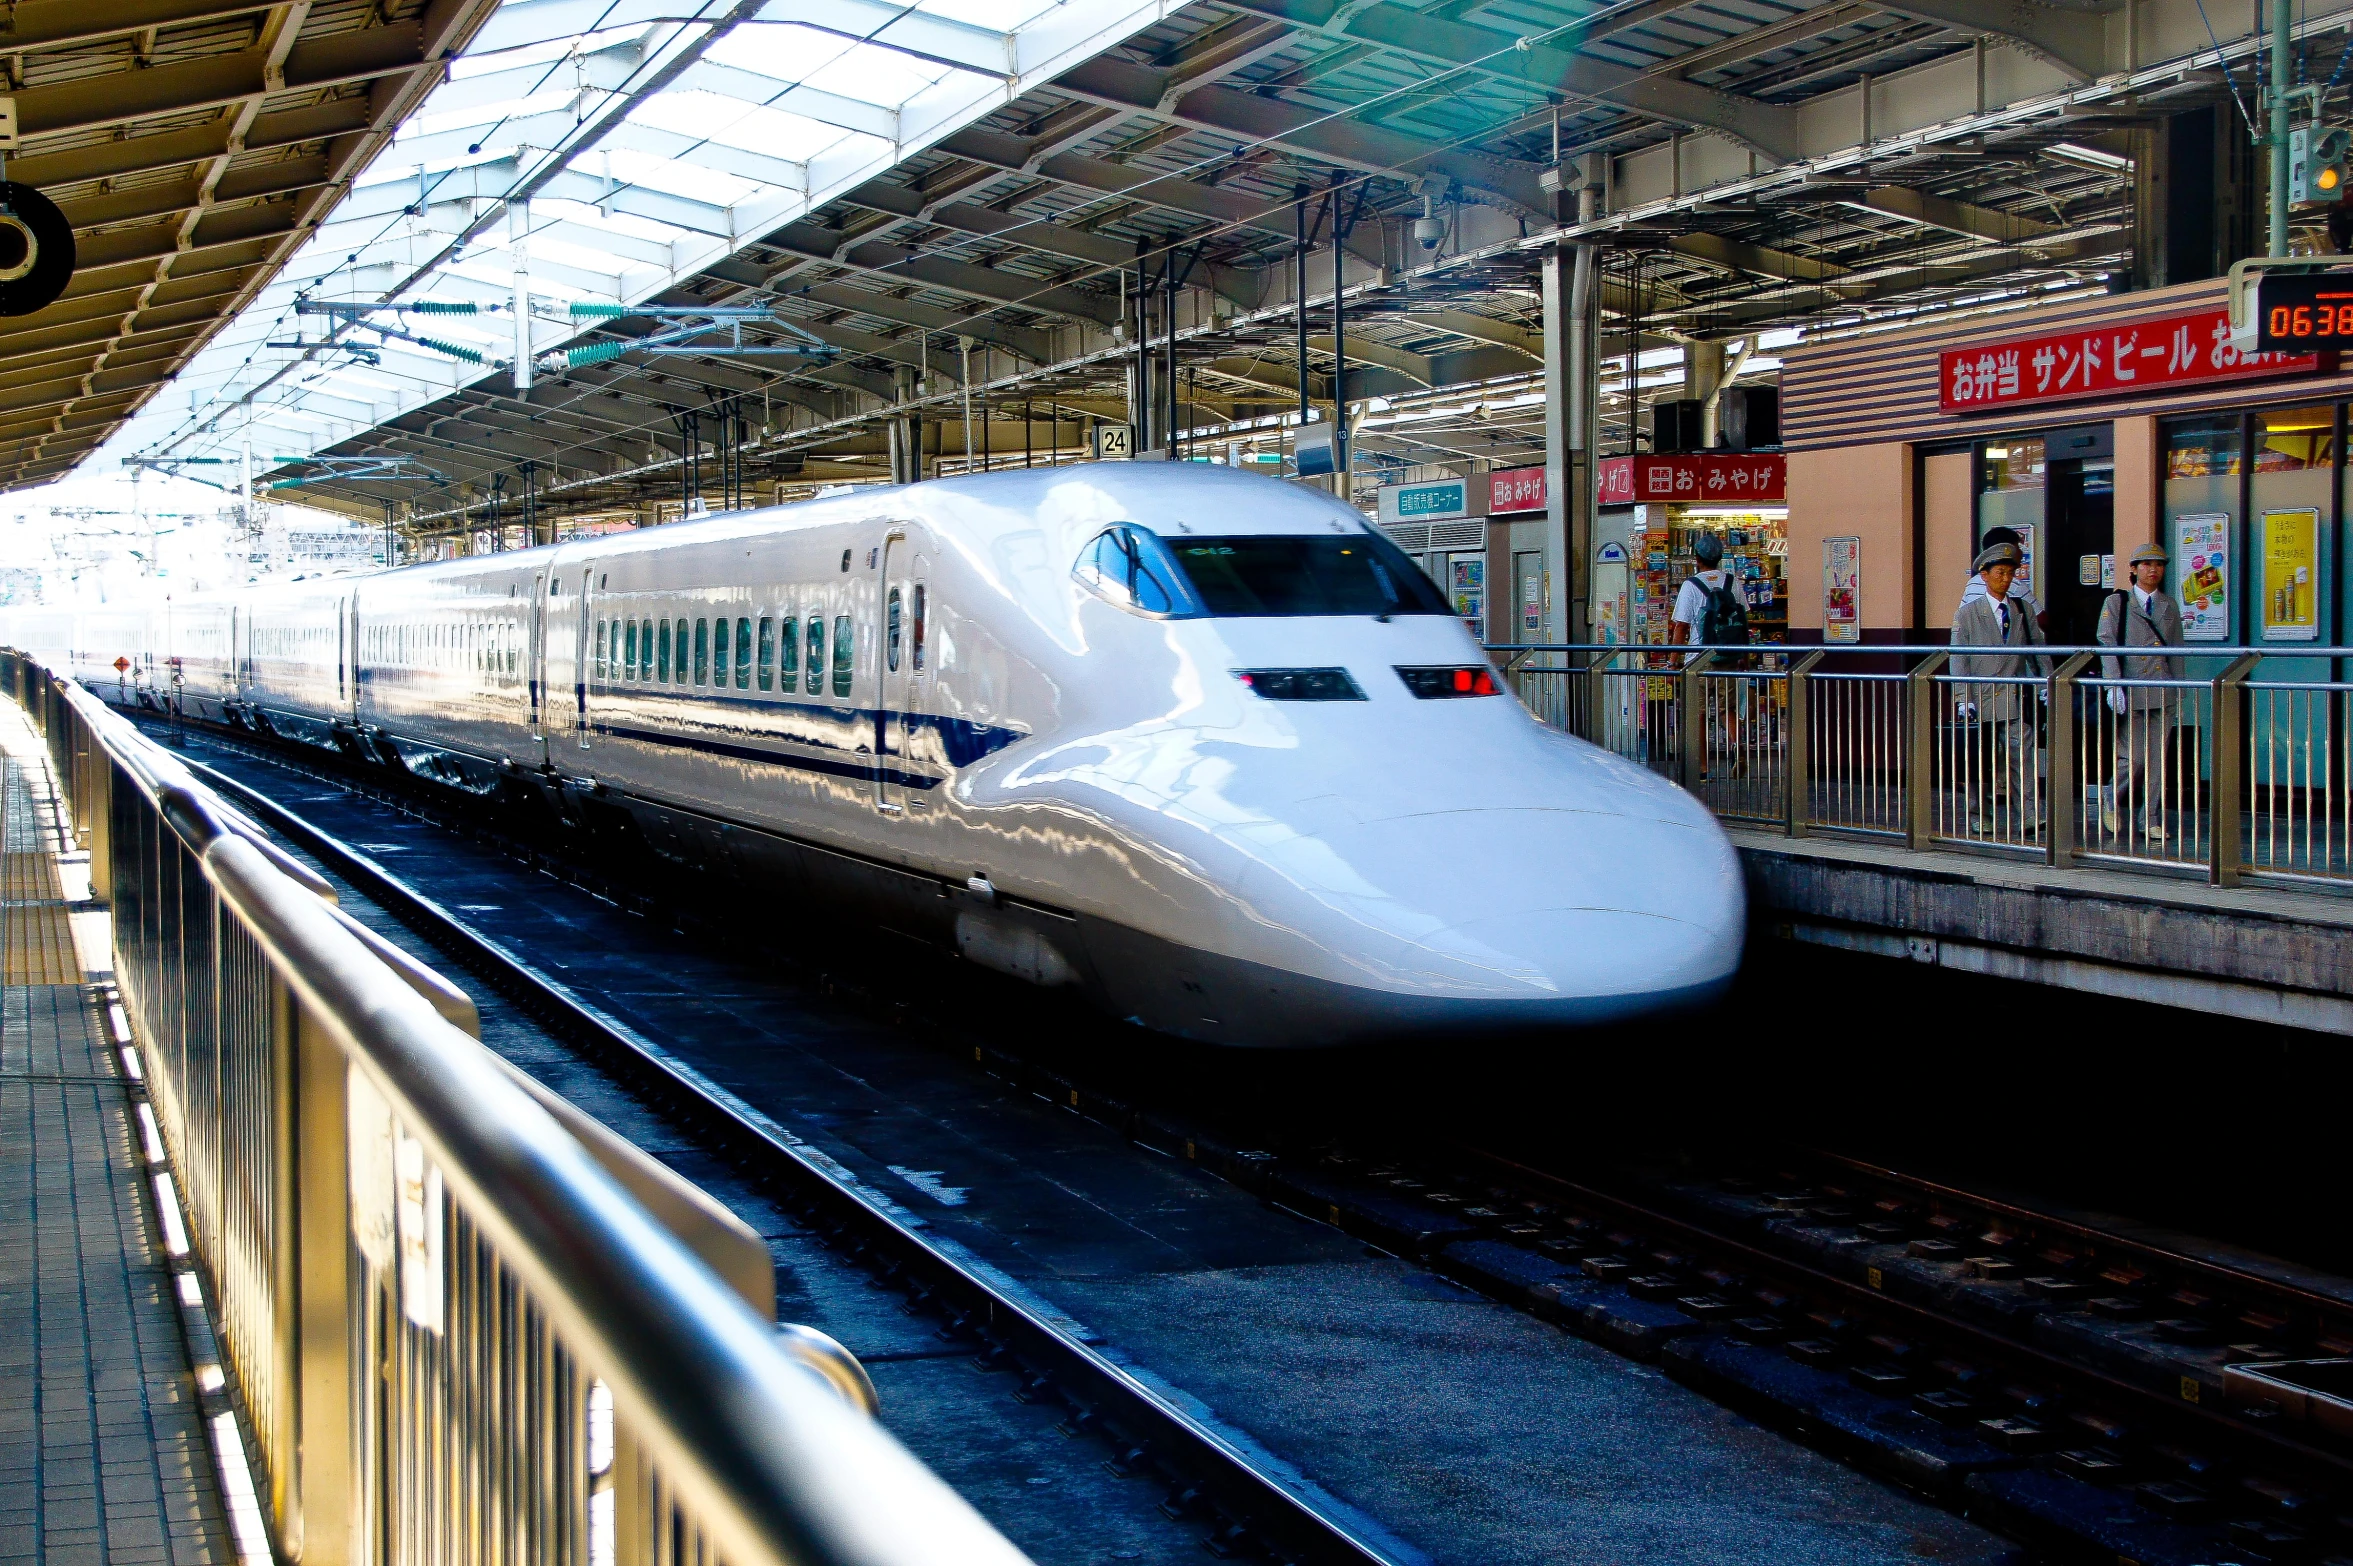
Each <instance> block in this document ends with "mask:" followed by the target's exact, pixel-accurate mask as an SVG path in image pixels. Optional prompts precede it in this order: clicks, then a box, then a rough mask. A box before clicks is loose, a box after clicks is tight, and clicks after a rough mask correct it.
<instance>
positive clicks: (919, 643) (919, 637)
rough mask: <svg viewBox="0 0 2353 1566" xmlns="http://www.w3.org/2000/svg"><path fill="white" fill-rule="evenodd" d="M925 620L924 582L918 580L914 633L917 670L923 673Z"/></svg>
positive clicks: (916, 585) (918, 672)
mask: <svg viewBox="0 0 2353 1566" xmlns="http://www.w3.org/2000/svg"><path fill="white" fill-rule="evenodd" d="M923 620H924V592H923V584H922V583H921V582H917V583H916V584H915V625H914V634H915V672H916V673H917V674H921V673H922V672H923Z"/></svg>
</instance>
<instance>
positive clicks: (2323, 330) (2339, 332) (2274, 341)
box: [2255, 272, 2353, 353]
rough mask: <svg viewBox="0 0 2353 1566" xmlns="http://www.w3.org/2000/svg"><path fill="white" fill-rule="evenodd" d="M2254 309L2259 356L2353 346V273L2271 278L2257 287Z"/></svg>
mask: <svg viewBox="0 0 2353 1566" xmlns="http://www.w3.org/2000/svg"><path fill="white" fill-rule="evenodd" d="M2255 308H2256V314H2257V319H2256V323H2255V347H2256V348H2257V350H2258V351H2260V352H2264V353H2310V352H2312V351H2313V350H2314V349H2316V348H2344V347H2348V346H2353V272H2277V273H2272V272H2267V273H2265V274H2263V276H2262V277H2261V278H2260V279H2259V280H2258V281H2257V283H2256V285H2255Z"/></svg>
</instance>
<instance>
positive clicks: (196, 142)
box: [0, 0, 492, 486]
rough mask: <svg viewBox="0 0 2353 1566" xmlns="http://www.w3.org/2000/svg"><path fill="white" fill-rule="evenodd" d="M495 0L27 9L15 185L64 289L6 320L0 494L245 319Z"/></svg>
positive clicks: (70, 451) (11, 22)
mask: <svg viewBox="0 0 2353 1566" xmlns="http://www.w3.org/2000/svg"><path fill="white" fill-rule="evenodd" d="M491 9H492V0H284V3H278V4H267V3H255V0H19V3H18V4H16V5H14V6H11V7H10V8H9V9H8V11H7V13H6V15H5V17H4V18H0V71H4V72H5V75H6V81H5V83H0V92H7V93H9V94H10V95H12V96H13V97H14V99H15V106H16V114H17V126H18V132H19V135H20V137H21V144H20V145H19V147H18V148H17V150H16V151H14V152H13V153H11V154H10V155H9V156H8V159H7V165H8V166H7V174H8V177H9V178H10V179H11V180H14V181H17V182H19V183H22V184H27V185H31V186H33V187H35V188H36V189H38V190H40V191H41V192H42V193H43V194H45V195H47V196H48V197H49V198H50V199H51V200H53V201H55V202H57V203H58V205H59V206H60V208H61V209H62V210H63V211H64V213H65V216H66V218H67V220H68V221H69V222H70V223H71V224H72V226H73V229H74V232H75V243H76V249H77V252H78V266H77V268H76V271H75V274H74V276H73V279H72V281H71V283H70V284H69V285H68V287H67V289H66V291H65V294H64V296H63V297H62V298H60V299H58V300H57V301H56V302H55V303H53V304H51V305H50V306H48V307H47V308H46V309H43V310H41V311H39V312H38V313H36V314H32V315H27V316H19V317H15V318H11V319H6V320H0V486H15V485H21V484H25V483H28V482H37V481H40V480H44V479H48V478H53V477H55V476H57V475H58V474H60V473H62V472H65V471H66V470H68V469H70V468H71V467H73V466H74V465H75V464H76V463H78V462H79V461H80V460H81V459H82V458H83V457H84V456H86V455H87V454H88V453H89V452H90V451H91V449H92V448H94V447H95V446H96V445H98V444H99V443H100V442H102V441H104V440H105V439H107V438H108V437H109V436H110V435H112V434H113V433H114V432H115V431H116V430H117V429H118V428H119V427H120V426H121V423H122V421H123V419H124V417H125V415H126V414H128V413H129V412H130V411H131V410H132V409H134V408H136V407H138V406H139V405H140V404H141V403H142V402H143V401H144V400H145V399H147V398H148V397H149V396H150V395H151V394H152V393H153V392H154V390H155V388H156V387H157V386H158V385H159V384H161V383H162V382H163V381H165V380H167V379H169V378H170V377H171V376H172V375H173V374H174V373H175V372H176V371H178V370H179V369H181V368H182V367H183V366H184V365H185V364H186V363H187V362H188V359H189V356H190V355H191V353H193V352H194V351H195V350H196V349H197V347H198V345H200V344H201V343H203V342H204V341H205V340H206V338H207V337H208V336H209V335H210V334H211V333H213V332H214V331H215V330H216V329H217V327H218V326H219V325H220V323H221V322H222V321H223V320H224V319H226V318H229V317H232V316H235V315H237V314H238V313H239V312H240V311H242V310H243V309H244V308H245V306H246V305H247V304H248V303H249V302H250V301H251V300H252V299H253V297H254V296H255V293H256V291H257V290H258V289H259V288H260V287H261V286H262V284H263V283H265V282H266V281H267V280H268V279H269V278H270V277H271V276H273V275H274V274H275V273H276V272H277V271H278V269H279V268H280V267H281V266H282V265H283V263H284V262H285V260H286V258H287V256H288V255H289V254H290V253H291V252H292V251H293V250H294V249H295V248H297V247H298V246H299V245H300V244H301V243H302V241H303V237H304V235H306V234H307V233H308V232H309V231H310V229H311V227H312V225H314V224H316V223H317V221H318V220H319V218H320V216H321V215H322V214H324V213H325V212H326V211H328V210H329V209H331V208H332V207H334V206H335V205H336V203H337V202H338V201H339V200H341V199H342V198H343V196H344V194H345V192H346V191H347V190H348V189H349V188H350V185H351V182H352V180H353V179H354V178H355V177H356V176H357V175H358V173H359V172H360V171H361V170H362V169H364V168H366V167H367V166H368V165H369V161H370V159H371V158H372V157H374V155H375V154H376V152H377V150H378V149H380V148H381V147H382V146H383V145H384V143H385V141H386V139H387V137H388V136H389V135H390V133H391V131H392V128H393V127H394V126H395V125H397V124H399V123H400V121H401V119H402V118H403V117H404V116H405V115H406V114H407V113H408V112H409V111H410V110H411V109H413V108H414V107H415V106H416V105H417V104H418V103H419V102H421V101H422V100H423V98H424V96H425V94H426V93H427V92H428V91H429V90H430V89H431V88H432V86H433V84H434V83H435V82H437V81H438V80H439V79H440V76H441V73H442V70H443V68H444V63H445V62H446V61H447V60H448V58H449V57H450V55H451V54H453V53H454V52H455V51H456V50H458V49H459V48H460V47H461V46H462V45H463V44H464V43H465V41H466V40H467V38H468V37H470V36H471V35H472V34H473V33H474V31H475V30H476V29H477V28H478V27H479V26H480V25H481V22H482V20H483V18H484V17H485V16H487V15H488V14H489V13H490V11H491Z"/></svg>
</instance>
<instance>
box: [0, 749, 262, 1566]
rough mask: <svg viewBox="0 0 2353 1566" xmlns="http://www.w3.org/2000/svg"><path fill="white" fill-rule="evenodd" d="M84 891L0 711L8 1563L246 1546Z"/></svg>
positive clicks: (33, 762) (0, 1527)
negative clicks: (222, 1470)
mask: <svg viewBox="0 0 2353 1566" xmlns="http://www.w3.org/2000/svg"><path fill="white" fill-rule="evenodd" d="M88 888H89V874H88V864H87V855H86V854H85V853H83V852H82V851H81V850H79V849H78V848H76V847H75V845H74V844H73V842H72V839H71V838H70V836H68V835H67V833H66V832H65V831H64V830H63V829H62V827H61V824H60V816H59V812H58V810H57V808H56V804H55V799H54V796H53V792H52V788H51V781H50V774H49V767H48V757H47V754H46V752H45V750H44V748H43V746H42V743H41V741H40V739H39V737H38V736H37V735H35V734H34V732H33V730H32V729H31V727H30V725H29V724H28V723H27V722H26V720H25V718H24V715H23V714H22V713H21V712H20V711H19V710H18V709H17V708H16V707H14V706H13V705H8V704H0V1566H15V1563H18V1562H39V1563H43V1566H66V1563H75V1566H79V1563H82V1562H90V1563H93V1566H97V1563H104V1566H147V1563H150V1562H160V1563H168V1566H196V1563H209V1562H230V1561H235V1560H237V1559H239V1558H240V1554H239V1551H238V1548H237V1535H236V1532H235V1531H234V1530H233V1529H232V1526H231V1520H230V1509H229V1507H228V1506H227V1505H226V1504H225V1503H224V1500H223V1491H222V1487H221V1484H220V1482H219V1477H218V1476H219V1469H218V1467H217V1466H216V1463H215V1455H214V1452H213V1449H212V1444H211V1438H212V1436H213V1434H214V1432H213V1430H212V1429H211V1425H212V1421H213V1420H215V1419H225V1418H229V1417H230V1416H229V1415H228V1414H227V1413H226V1410H225V1409H222V1410H217V1411H216V1410H208V1407H207V1403H208V1397H209V1399H210V1400H211V1401H214V1402H217V1401H218V1399H219V1393H218V1390H217V1387H218V1381H219V1371H218V1370H217V1368H215V1369H214V1370H213V1371H212V1376H211V1378H210V1379H211V1380H212V1382H213V1383H214V1390H213V1391H211V1392H210V1393H209V1394H208V1392H207V1390H206V1389H205V1388H204V1387H202V1386H200V1384H199V1381H198V1373H197V1371H198V1365H199V1363H200V1360H199V1356H200V1355H201V1356H203V1358H204V1359H206V1360H209V1358H210V1356H209V1337H208V1336H207V1335H206V1333H207V1329H206V1328H204V1326H203V1320H204V1318H203V1315H202V1311H201V1304H200V1297H199V1300H198V1301H197V1302H195V1303H189V1304H184V1303H183V1301H184V1300H185V1299H186V1296H187V1294H188V1292H190V1289H189V1285H192V1284H193V1283H194V1280H195V1275H194V1274H193V1273H192V1272H178V1271H177V1269H175V1266H174V1261H173V1257H172V1254H171V1250H170V1248H169V1246H168V1245H167V1243H166V1242H167V1236H166V1233H165V1228H164V1224H163V1221H162V1219H161V1216H160V1214H159V1209H158V1206H157V1202H158V1200H159V1197H158V1194H157V1190H156V1188H155V1187H154V1186H153V1185H152V1184H151V1183H150V1181H149V1179H148V1177H147V1160H146V1159H145V1157H144V1156H143V1147H142V1140H141V1135H140V1130H139V1120H138V1109H137V1098H136V1092H135V1087H134V1084H133V1083H132V1082H131V1081H130V1080H129V1078H128V1077H127V1075H126V1069H127V1068H126V1066H125V1064H124V1061H123V1059H122V1057H121V1055H120V1054H119V1052H118V1050H117V1048H116V1046H115V1042H114V1038H113V1034H112V1028H111V1025H110V1023H109V1020H108V1012H107V1003H108V997H109V992H110V987H111V978H112V975H111V970H110V963H111V959H110V957H109V948H110V942H109V940H108V938H107V933H106V927H105V918H106V916H105V914H104V912H103V910H96V909H91V908H89V907H88V906H87V905H88ZM182 1278H185V1279H186V1280H187V1282H186V1283H185V1284H184V1283H183V1282H182ZM191 1332H194V1333H196V1334H197V1335H198V1341H197V1342H195V1343H193V1344H192V1343H191V1338H190V1334H191ZM233 1431H234V1425H233V1424H230V1425H227V1426H225V1427H223V1430H222V1432H221V1433H223V1434H229V1435H230V1438H231V1439H233V1438H234V1437H233V1434H232V1432H233Z"/></svg>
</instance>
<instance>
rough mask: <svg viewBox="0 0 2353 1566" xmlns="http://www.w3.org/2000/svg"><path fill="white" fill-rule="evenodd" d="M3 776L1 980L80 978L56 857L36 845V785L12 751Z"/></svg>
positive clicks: (49, 981)
mask: <svg viewBox="0 0 2353 1566" xmlns="http://www.w3.org/2000/svg"><path fill="white" fill-rule="evenodd" d="M4 768H5V778H4V779H0V984H79V983H80V982H82V961H81V958H80V956H79V955H77V954H76V952H75V951H74V935H73V926H72V925H71V924H70V923H68V922H67V919H66V910H65V893H64V890H63V888H61V887H60V886H59V884H58V879H57V862H56V860H55V859H53V858H52V857H51V856H50V855H49V854H48V853H46V852H44V851H42V850H41V849H39V848H38V847H36V846H35V845H37V844H38V843H39V842H40V839H41V834H40V830H39V827H38V825H37V824H36V823H37V816H36V812H35V810H34V806H33V797H32V791H31V789H30V788H29V787H28V780H27V779H26V777H25V775H24V772H23V769H22V768H21V767H19V766H18V764H17V762H16V760H15V759H14V758H13V757H11V758H10V759H9V760H8V761H7V762H6V763H5V764H4Z"/></svg>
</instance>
